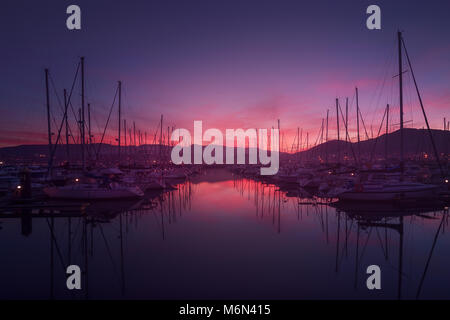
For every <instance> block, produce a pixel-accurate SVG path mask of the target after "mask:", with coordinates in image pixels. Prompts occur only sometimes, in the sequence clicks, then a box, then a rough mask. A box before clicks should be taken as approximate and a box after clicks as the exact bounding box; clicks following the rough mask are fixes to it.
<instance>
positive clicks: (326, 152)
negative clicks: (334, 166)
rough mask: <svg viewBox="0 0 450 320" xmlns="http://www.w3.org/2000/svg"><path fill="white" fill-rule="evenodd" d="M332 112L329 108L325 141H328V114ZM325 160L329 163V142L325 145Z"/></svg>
mask: <svg viewBox="0 0 450 320" xmlns="http://www.w3.org/2000/svg"><path fill="white" fill-rule="evenodd" d="M329 113H330V110H329V109H327V130H326V133H325V142H328V115H329ZM325 162H326V164H328V143H327V144H326V146H325Z"/></svg>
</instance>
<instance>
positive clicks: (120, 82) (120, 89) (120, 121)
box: [117, 81, 122, 164]
mask: <svg viewBox="0 0 450 320" xmlns="http://www.w3.org/2000/svg"><path fill="white" fill-rule="evenodd" d="M121 108H122V81H119V137H118V140H117V142H118V146H119V164H120V129H121V124H122V119H121Z"/></svg>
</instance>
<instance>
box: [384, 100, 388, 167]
mask: <svg viewBox="0 0 450 320" xmlns="http://www.w3.org/2000/svg"><path fill="white" fill-rule="evenodd" d="M388 134H389V104H388V105H387V106H386V137H385V145H384V153H385V155H384V159H385V160H386V166H387V159H388Z"/></svg>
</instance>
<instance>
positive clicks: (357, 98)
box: [355, 87, 361, 161]
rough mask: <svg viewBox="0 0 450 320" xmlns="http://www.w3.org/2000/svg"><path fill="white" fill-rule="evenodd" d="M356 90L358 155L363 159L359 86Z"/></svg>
mask: <svg viewBox="0 0 450 320" xmlns="http://www.w3.org/2000/svg"><path fill="white" fill-rule="evenodd" d="M355 90H356V132H357V135H358V157H359V159H360V161H361V144H360V142H361V138H360V136H359V96H358V87H356V88H355Z"/></svg>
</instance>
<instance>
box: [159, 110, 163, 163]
mask: <svg viewBox="0 0 450 320" xmlns="http://www.w3.org/2000/svg"><path fill="white" fill-rule="evenodd" d="M159 126H160V130H159V161H160V162H161V157H162V130H163V115H161V123H160V125H159Z"/></svg>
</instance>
